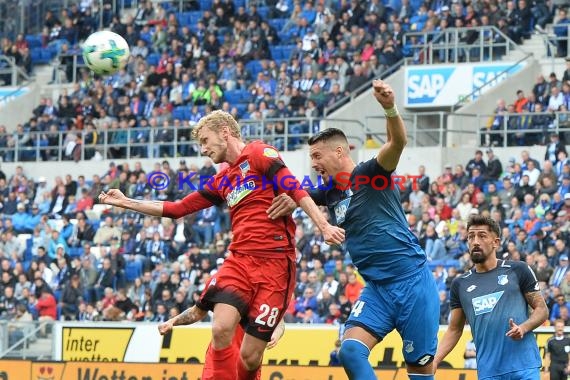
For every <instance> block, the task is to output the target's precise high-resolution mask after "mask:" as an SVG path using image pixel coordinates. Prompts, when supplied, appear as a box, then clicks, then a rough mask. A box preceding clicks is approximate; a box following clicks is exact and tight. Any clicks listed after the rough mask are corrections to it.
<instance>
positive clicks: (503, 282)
mask: <svg viewBox="0 0 570 380" xmlns="http://www.w3.org/2000/svg"><path fill="white" fill-rule="evenodd" d="M497 279H498V283H499V285H507V284H508V283H509V278H508V277H507V275H506V274H502V275H500V276H499V277H497Z"/></svg>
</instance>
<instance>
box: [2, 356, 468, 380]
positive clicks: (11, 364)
mask: <svg viewBox="0 0 570 380" xmlns="http://www.w3.org/2000/svg"><path fill="white" fill-rule="evenodd" d="M201 373H202V365H200V364H172V363H159V364H150V363H120V364H118V363H95V362H32V361H27V360H11V361H8V360H6V361H0V380H200V375H201ZM375 373H376V376H377V377H378V378H379V379H383V380H407V379H408V375H407V373H406V370H405V369H402V368H396V369H385V370H384V369H382V370H375ZM435 378H436V380H476V379H477V373H476V371H475V370H469V369H441V370H438V371H437V373H436V376H435ZM261 379H262V380H341V379H347V376H346V374H345V373H344V370H343V369H342V368H340V367H307V366H265V367H264V368H263V369H262V374H261Z"/></svg>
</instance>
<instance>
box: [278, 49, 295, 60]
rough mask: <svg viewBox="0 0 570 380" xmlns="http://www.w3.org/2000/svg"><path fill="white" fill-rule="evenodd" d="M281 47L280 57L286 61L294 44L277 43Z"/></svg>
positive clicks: (289, 57)
mask: <svg viewBox="0 0 570 380" xmlns="http://www.w3.org/2000/svg"><path fill="white" fill-rule="evenodd" d="M279 46H280V48H281V57H282V59H286V60H287V61H288V60H290V59H291V53H292V52H293V49H295V45H279Z"/></svg>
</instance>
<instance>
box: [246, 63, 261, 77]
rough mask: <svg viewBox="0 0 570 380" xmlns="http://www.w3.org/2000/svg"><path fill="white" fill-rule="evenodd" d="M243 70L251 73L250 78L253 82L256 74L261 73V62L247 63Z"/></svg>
mask: <svg viewBox="0 0 570 380" xmlns="http://www.w3.org/2000/svg"><path fill="white" fill-rule="evenodd" d="M245 69H246V70H247V71H249V72H250V73H251V76H252V78H254V80H255V79H257V74H259V72H260V71H261V62H260V61H257V60H254V61H249V62H248V63H247V64H246V65H245Z"/></svg>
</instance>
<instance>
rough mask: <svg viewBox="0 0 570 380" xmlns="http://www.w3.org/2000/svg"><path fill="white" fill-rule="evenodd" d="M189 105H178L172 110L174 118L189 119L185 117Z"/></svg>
mask: <svg viewBox="0 0 570 380" xmlns="http://www.w3.org/2000/svg"><path fill="white" fill-rule="evenodd" d="M187 108H188V107H185V106H178V107H176V108H174V109H173V110H172V118H173V119H178V120H187V119H185V116H186V115H185V111H186V109H187Z"/></svg>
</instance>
